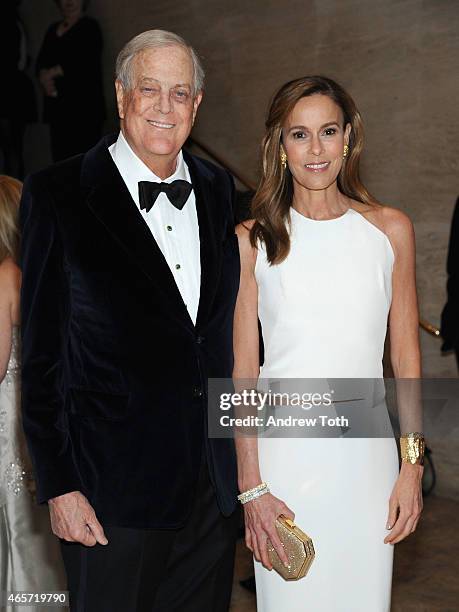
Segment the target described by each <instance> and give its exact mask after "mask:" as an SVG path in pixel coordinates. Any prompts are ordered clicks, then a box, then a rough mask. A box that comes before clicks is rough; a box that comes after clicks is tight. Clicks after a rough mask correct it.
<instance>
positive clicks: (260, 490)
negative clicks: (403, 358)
mask: <svg viewBox="0 0 459 612" xmlns="http://www.w3.org/2000/svg"><path fill="white" fill-rule="evenodd" d="M265 493H269V487H268V485H267V484H266V482H262V483H261V484H259V485H257V486H256V487H254V488H253V489H249V490H248V491H244V492H243V493H241V494H240V495H238V496H237V498H238V500H239V501H240V502H241V504H246V503H247V502H249V501H252V500H253V499H257V497H261V496H262V495H264V494H265Z"/></svg>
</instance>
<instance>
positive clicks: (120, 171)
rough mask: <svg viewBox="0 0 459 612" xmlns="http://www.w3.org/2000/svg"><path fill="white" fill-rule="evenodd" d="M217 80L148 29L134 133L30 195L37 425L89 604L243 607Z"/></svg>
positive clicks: (109, 141) (43, 495) (26, 312)
mask: <svg viewBox="0 0 459 612" xmlns="http://www.w3.org/2000/svg"><path fill="white" fill-rule="evenodd" d="M203 77H204V73H203V70H202V67H201V65H200V63H199V60H198V58H197V56H196V53H195V52H194V51H193V49H192V48H191V47H190V46H189V45H187V43H186V42H185V41H184V40H183V39H181V38H180V37H178V36H176V35H175V34H172V33H170V32H165V31H161V30H152V31H148V32H144V33H142V34H140V35H139V36H137V37H135V38H134V39H133V40H131V41H130V42H129V43H128V44H127V45H126V46H125V47H124V49H123V50H122V51H121V53H120V54H119V56H118V60H117V78H116V95H117V102H118V111H119V116H120V119H121V131H120V133H119V135H114V136H111V137H106V138H104V139H103V140H102V141H101V142H99V144H98V145H96V146H95V147H94V148H93V149H91V150H90V151H88V152H87V153H86V154H84V155H79V156H77V157H73V158H71V159H69V160H66V161H63V162H60V163H59V164H56V165H54V166H52V167H51V168H49V169H46V170H44V171H41V172H39V173H37V174H35V175H32V176H31V177H29V179H28V180H27V182H26V185H25V188H24V195H23V201H22V206H21V227H22V269H23V289H22V316H23V322H22V331H23V340H22V343H23V344H22V346H23V357H22V367H23V371H22V384H23V420H24V429H25V432H26V435H27V439H28V444H29V447H30V451H31V455H32V458H33V462H34V469H35V475H36V480H37V490H38V500H39V502H43V503H44V502H48V505H49V508H50V516H51V524H52V528H53V531H54V533H55V534H56V535H57V536H58V537H59V538H61V543H62V547H61V548H62V554H63V559H64V564H65V567H66V571H67V576H68V583H69V590H70V600H71V609H72V610H78V611H80V610H81V611H83V610H84V611H97V612H104V611H107V612H116V611H120V612H131V611H133V612H134V611H139V612H140V611H142V612H143V611H147V610H148V611H164V612H173V611H180V612H186V611H189V610H190V611H191V610H193V611H194V610H199V611H200V612H206V611H209V612H210V611H212V612H214V611H215V612H220V611H223V610H227V608H228V606H229V600H230V594H231V582H232V572H233V561H234V547H235V539H236V535H237V527H238V520H237V519H238V517H237V512H235V507H236V496H237V478H236V463H235V454H234V446H233V441H232V440H223V439H219V440H217V439H209V438H208V436H207V399H206V391H207V390H206V381H207V379H208V378H210V377H229V376H231V374H232V365H233V355H232V324H233V310H234V305H235V301H236V294H237V291H238V286H239V251H238V245H237V238H236V236H235V234H234V223H233V212H232V207H233V199H234V187H233V182H232V179H231V177H230V176H229V174H228V173H227V172H226V171H225V170H222V169H221V168H217V167H216V166H214V165H213V164H211V163H209V162H207V161H204V160H201V159H199V158H196V157H194V156H192V155H190V154H188V153H187V152H186V151H183V150H182V146H183V144H184V142H185V140H186V139H187V137H188V135H189V133H190V131H191V128H192V125H193V122H194V119H195V116H196V112H197V110H198V107H199V104H200V102H201V98H202V88H203ZM88 95H91V92H88ZM68 120H69V121H72V117H69V118H68Z"/></svg>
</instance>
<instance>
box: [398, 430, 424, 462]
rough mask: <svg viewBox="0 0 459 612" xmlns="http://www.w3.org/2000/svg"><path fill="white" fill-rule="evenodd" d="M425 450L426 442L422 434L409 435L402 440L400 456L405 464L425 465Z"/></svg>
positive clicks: (405, 435)
mask: <svg viewBox="0 0 459 612" xmlns="http://www.w3.org/2000/svg"><path fill="white" fill-rule="evenodd" d="M424 450H425V441H424V436H423V435H422V433H418V432H414V433H407V434H404V435H403V436H402V437H401V438H400V454H401V456H402V461H405V463H411V465H415V464H418V465H423V464H424Z"/></svg>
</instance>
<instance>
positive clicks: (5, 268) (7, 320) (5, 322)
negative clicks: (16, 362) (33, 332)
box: [0, 259, 13, 383]
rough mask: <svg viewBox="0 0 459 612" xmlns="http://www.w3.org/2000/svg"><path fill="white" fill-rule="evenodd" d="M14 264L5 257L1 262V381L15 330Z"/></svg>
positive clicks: (6, 366)
mask: <svg viewBox="0 0 459 612" xmlns="http://www.w3.org/2000/svg"><path fill="white" fill-rule="evenodd" d="M11 273H12V264H10V262H9V260H8V259H5V260H4V261H3V262H2V263H1V264H0V383H1V382H2V381H3V379H4V378H5V375H6V370H7V368H8V362H9V360H10V354H11V342H12V331H13V320H12V315H13V313H12V291H11V288H12V279H11Z"/></svg>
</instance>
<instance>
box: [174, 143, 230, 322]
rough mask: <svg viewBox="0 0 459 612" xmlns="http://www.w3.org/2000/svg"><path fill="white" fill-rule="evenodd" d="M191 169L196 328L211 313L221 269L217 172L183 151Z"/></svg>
mask: <svg viewBox="0 0 459 612" xmlns="http://www.w3.org/2000/svg"><path fill="white" fill-rule="evenodd" d="M183 155H184V159H185V161H186V163H187V165H188V169H189V171H190V177H191V182H192V183H193V190H194V194H195V198H196V210H197V215H198V223H199V242H200V257H201V290H200V297H199V308H198V314H197V318H196V328H198V329H199V328H200V327H202V325H203V324H204V323H205V321H206V320H207V318H208V317H209V314H210V311H211V307H212V303H213V299H214V297H215V291H216V288H217V284H218V277H219V273H220V264H221V262H220V255H221V245H220V244H219V232H218V229H217V228H218V218H217V212H218V211H217V207H216V206H215V196H214V194H213V192H212V188H213V178H214V175H213V173H212V172H211V170H210V169H208V168H207V167H206V166H205V165H204V164H202V163H201V162H200V160H199V159H197V158H196V157H194V156H193V155H190V154H189V153H188V152H187V151H183Z"/></svg>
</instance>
